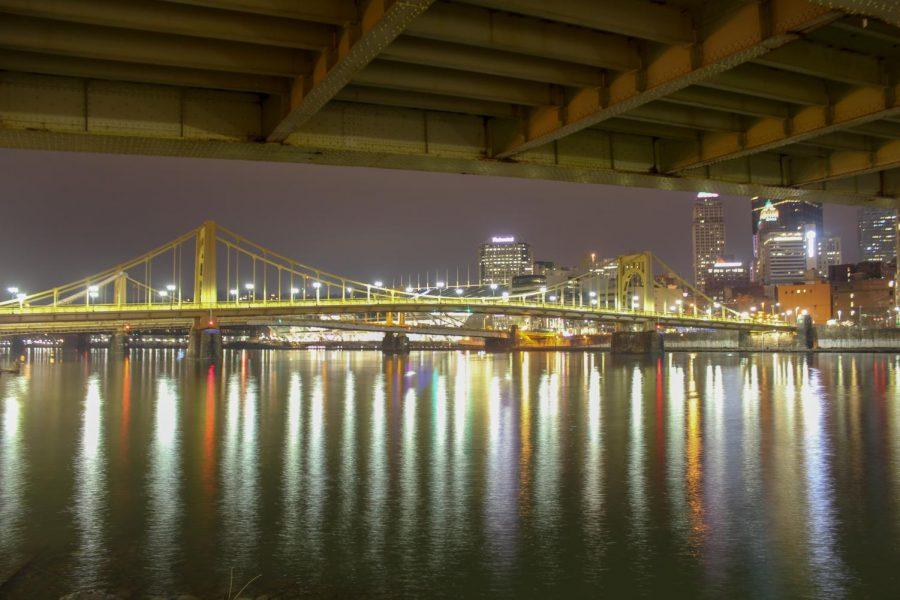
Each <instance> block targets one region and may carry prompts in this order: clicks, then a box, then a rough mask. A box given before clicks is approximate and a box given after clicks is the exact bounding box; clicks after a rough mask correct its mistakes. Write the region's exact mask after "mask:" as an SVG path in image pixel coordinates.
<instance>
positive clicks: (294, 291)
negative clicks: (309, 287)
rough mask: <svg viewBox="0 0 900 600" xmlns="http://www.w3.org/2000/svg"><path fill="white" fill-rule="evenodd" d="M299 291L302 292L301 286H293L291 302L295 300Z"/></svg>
mask: <svg viewBox="0 0 900 600" xmlns="http://www.w3.org/2000/svg"><path fill="white" fill-rule="evenodd" d="M299 293H300V288H295V287H292V288H291V303H293V302H294V297H295V296H296V295H297V294H299Z"/></svg>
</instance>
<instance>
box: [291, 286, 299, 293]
mask: <svg viewBox="0 0 900 600" xmlns="http://www.w3.org/2000/svg"><path fill="white" fill-rule="evenodd" d="M291 293H292V294H299V293H300V288H295V287H292V288H291Z"/></svg>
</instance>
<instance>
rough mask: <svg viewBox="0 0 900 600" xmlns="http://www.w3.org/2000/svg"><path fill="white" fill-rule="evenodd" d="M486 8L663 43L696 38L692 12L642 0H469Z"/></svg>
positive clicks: (468, 0)
mask: <svg viewBox="0 0 900 600" xmlns="http://www.w3.org/2000/svg"><path fill="white" fill-rule="evenodd" d="M467 2H469V3H470V4H477V5H479V6H483V7H486V8H493V9H497V10H504V11H508V12H514V13H520V14H523V15H529V16H532V17H538V18H541V19H546V20H548V21H558V22H561V23H569V24H571V25H579V26H582V27H589V28H591V29H599V30H600V31H610V32H613V33H619V34H622V35H627V36H631V37H636V38H642V39H645V40H652V41H654V42H661V43H664V44H687V43H690V42H693V41H694V35H693V30H692V28H691V19H690V15H688V14H687V13H686V12H684V11H681V10H679V9H678V8H676V7H673V6H665V5H662V4H651V3H650V2H644V1H643V0H639V1H636V0H631V1H627V2H606V3H604V4H603V6H602V7H598V6H597V3H596V2H594V1H593V0H566V1H565V2H560V1H556V2H547V1H546V0H467Z"/></svg>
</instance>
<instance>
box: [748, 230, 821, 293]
mask: <svg viewBox="0 0 900 600" xmlns="http://www.w3.org/2000/svg"><path fill="white" fill-rule="evenodd" d="M808 234H809V237H808V236H807V234H804V232H802V231H771V232H769V233H766V234H764V235H763V238H762V242H761V243H760V246H761V248H760V258H761V260H760V263H761V265H762V270H761V271H760V274H761V275H762V279H763V281H764V282H765V283H766V284H770V285H771V284H779V283H797V282H801V281H803V280H804V275H805V273H806V271H807V269H808V268H809V267H810V266H811V265H812V266H813V267H814V266H815V263H811V262H810V257H809V252H808V250H809V247H810V243H813V244H814V243H815V230H814V229H812V228H810V229H809V230H808ZM810 239H811V240H812V241H811V242H810ZM814 256H815V255H814V254H813V257H814Z"/></svg>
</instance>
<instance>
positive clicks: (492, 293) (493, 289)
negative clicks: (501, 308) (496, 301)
mask: <svg viewBox="0 0 900 600" xmlns="http://www.w3.org/2000/svg"><path fill="white" fill-rule="evenodd" d="M496 291H497V284H496V283H492V284H491V298H493V297H494V292H496Z"/></svg>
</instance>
